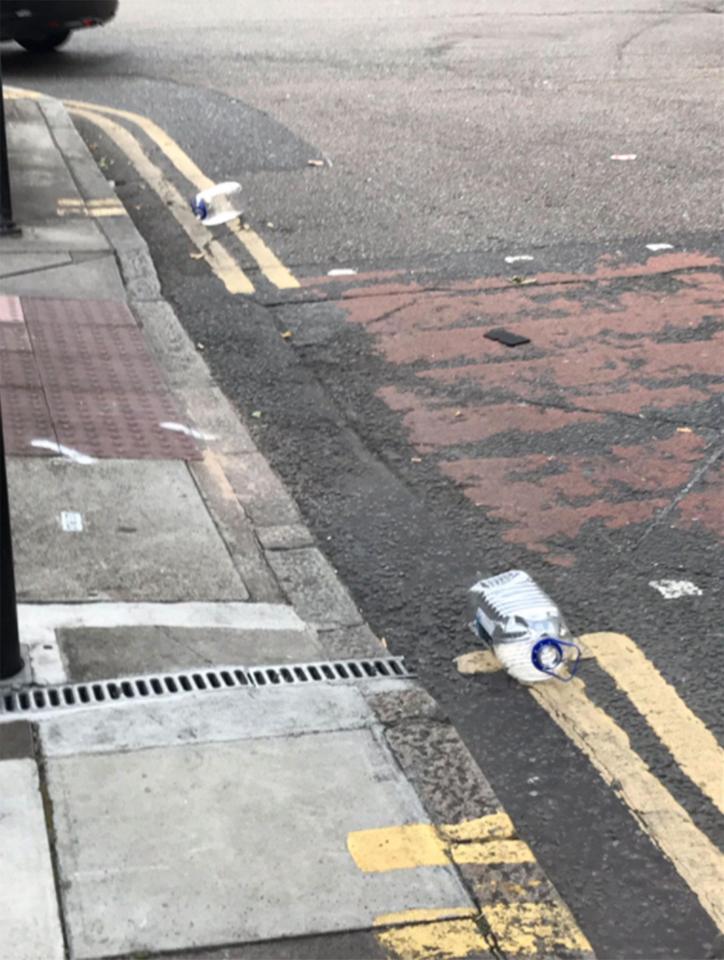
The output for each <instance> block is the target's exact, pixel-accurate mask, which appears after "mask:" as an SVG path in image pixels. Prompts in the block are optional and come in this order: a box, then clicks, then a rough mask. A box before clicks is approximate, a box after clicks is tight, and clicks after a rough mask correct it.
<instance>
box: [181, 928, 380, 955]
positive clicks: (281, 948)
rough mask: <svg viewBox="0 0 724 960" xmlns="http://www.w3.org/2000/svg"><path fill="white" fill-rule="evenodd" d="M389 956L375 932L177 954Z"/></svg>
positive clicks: (277, 941) (268, 942)
mask: <svg viewBox="0 0 724 960" xmlns="http://www.w3.org/2000/svg"><path fill="white" fill-rule="evenodd" d="M389 956H390V955H389V953H388V952H387V950H385V949H384V948H383V947H382V945H381V944H380V942H379V941H378V940H377V938H376V937H375V935H374V933H372V931H371V930H356V931H355V932H354V933H326V934H322V935H321V936H317V937H291V938H289V939H287V940H265V941H263V942H262V943H244V944H240V945H239V946H236V947H223V948H222V949H220V950H219V949H213V950H192V951H186V950H184V952H183V953H178V954H174V960H270V958H272V957H273V958H274V960H388V958H389Z"/></svg>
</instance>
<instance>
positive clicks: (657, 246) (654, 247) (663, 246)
mask: <svg viewBox="0 0 724 960" xmlns="http://www.w3.org/2000/svg"><path fill="white" fill-rule="evenodd" d="M646 249H647V250H651V251H652V253H656V252H657V251H659V250H673V249H674V247H673V244H671V243H647V244H646Z"/></svg>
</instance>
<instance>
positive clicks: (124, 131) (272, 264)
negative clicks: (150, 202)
mask: <svg viewBox="0 0 724 960" xmlns="http://www.w3.org/2000/svg"><path fill="white" fill-rule="evenodd" d="M6 92H7V93H8V94H9V96H11V97H16V98H22V97H28V98H31V99H38V98H40V97H41V96H42V94H39V93H37V92H36V91H34V90H25V89H22V88H17V87H11V88H7V90H6ZM63 102H64V104H65V106H66V107H67V108H68V110H69V111H70V112H71V113H72V114H73V115H74V116H78V117H82V118H83V119H84V120H87V121H89V122H90V123H93V124H95V126H96V127H98V128H99V129H100V130H102V131H103V133H104V134H105V135H106V136H108V137H109V139H111V140H112V141H113V142H114V143H115V144H116V146H117V147H119V149H120V150H121V151H122V152H123V153H125V155H126V156H127V157H128V160H129V161H130V162H131V163H132V164H133V166H134V167H135V168H136V170H137V171H138V173H139V175H140V176H141V177H142V178H143V180H145V181H146V183H147V184H148V186H149V187H150V188H151V189H152V190H153V191H154V192H155V193H156V195H157V196H158V197H159V198H160V199H161V200H162V202H163V203H164V204H165V205H166V206H167V207H168V208H169V210H170V211H171V212H172V213H173V215H174V216H175V218H176V220H177V221H178V223H179V225H180V226H181V228H182V229H183V230H184V232H185V233H186V235H187V236H188V237H189V239H190V240H191V242H192V243H193V245H194V246H195V247H196V249H197V252H198V253H199V254H200V257H201V258H203V259H204V260H205V261H206V262H207V263H208V265H209V267H210V268H211V270H212V271H213V272H214V274H216V276H217V277H218V278H219V280H221V282H222V283H223V284H224V286H225V287H226V289H227V291H228V292H229V293H232V294H250V293H253V292H254V284H253V283H252V281H251V280H250V279H249V277H248V276H247V275H246V273H245V272H244V271H243V270H242V268H241V267H240V266H239V264H238V263H237V261H236V259H235V258H234V256H233V255H232V253H231V252H230V251H229V249H228V248H227V247H226V246H225V245H224V244H222V243H221V241H219V240H218V239H217V238H216V236H215V235H214V234H213V233H211V231H209V230H208V229H207V228H206V227H204V226H203V225H202V224H201V223H200V221H199V220H197V219H196V217H195V216H194V214H193V213H192V211H191V209H190V207H189V203H188V201H187V200H186V199H185V198H184V197H183V196H182V195H181V193H180V192H179V190H178V189H177V188H176V187H175V186H174V185H173V183H171V181H170V180H169V179H168V178H167V177H166V176H165V175H164V174H163V172H162V171H161V169H160V168H159V167H158V166H157V165H156V164H155V163H154V162H153V161H152V160H151V159H150V157H149V156H148V154H147V153H146V152H145V150H144V149H143V146H142V145H141V143H140V141H139V140H138V138H137V137H136V136H134V134H132V133H131V132H130V130H129V129H128V128H127V127H126V126H124V125H123V124H121V123H118V122H116V120H114V119H112V118H113V117H118V118H120V119H122V120H126V121H128V122H129V123H132V124H134V125H135V126H136V127H138V128H139V129H140V130H141V131H142V132H143V133H144V134H145V135H146V137H148V139H149V140H151V142H152V143H154V144H155V145H156V146H157V147H158V148H159V150H160V151H161V152H162V153H163V154H164V156H165V157H166V159H167V160H168V161H169V162H170V163H171V165H172V166H173V167H174V168H175V169H176V170H177V171H178V173H180V174H181V176H182V177H183V178H184V179H185V180H186V181H188V183H189V184H190V185H191V186H192V187H193V188H194V189H195V190H205V189H207V188H208V187H211V186H213V181H212V180H210V179H209V177H207V176H206V174H205V173H204V172H203V170H201V168H200V167H199V166H197V164H196V163H194V161H193V160H192V159H191V157H189V155H188V154H187V153H185V152H184V150H182V149H181V147H180V146H179V145H178V143H176V141H175V140H174V139H173V138H172V137H170V136H169V135H168V133H166V131H165V130H163V129H162V128H161V127H160V126H159V125H158V124H157V123H155V122H154V121H153V120H151V119H150V118H149V117H144V116H143V115H142V114H139V113H134V112H132V111H131V110H120V109H118V108H116V107H106V106H100V105H98V104H94V103H88V102H86V101H83V100H64V101H63ZM224 226H225V228H226V230H228V231H229V232H230V233H231V234H233V236H234V237H236V239H237V240H238V241H239V242H240V243H241V245H242V246H243V247H244V248H245V249H246V250H247V252H248V253H249V255H250V256H251V257H252V259H253V260H254V261H255V262H256V264H257V266H258V268H259V270H260V272H261V273H262V275H263V276H264V277H265V278H266V279H267V280H268V281H269V283H271V284H272V285H273V286H274V287H276V288H277V289H279V290H292V289H296V288H298V287H299V281H298V280H297V279H296V277H294V275H293V274H292V273H291V271H290V270H288V269H287V267H285V266H284V264H283V263H282V262H281V260H279V258H278V257H277V256H276V254H275V253H274V252H273V251H272V250H270V249H269V247H268V246H267V245H266V244H265V243H264V241H263V240H262V238H261V237H260V236H259V235H258V234H257V233H256V232H255V231H254V230H252V229H251V228H249V227H242V226H241V224H240V223H239V221H238V220H233V221H230V222H229V223H227V224H225V225H224Z"/></svg>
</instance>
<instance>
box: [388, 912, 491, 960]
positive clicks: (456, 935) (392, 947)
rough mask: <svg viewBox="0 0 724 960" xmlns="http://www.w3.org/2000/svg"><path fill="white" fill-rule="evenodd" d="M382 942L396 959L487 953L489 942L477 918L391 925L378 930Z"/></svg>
mask: <svg viewBox="0 0 724 960" xmlns="http://www.w3.org/2000/svg"><path fill="white" fill-rule="evenodd" d="M376 937H377V941H378V943H379V944H380V945H381V946H382V948H383V949H384V950H385V951H386V952H387V955H388V956H389V957H392V958H394V960H431V958H433V957H434V958H435V960H463V958H464V957H469V956H470V955H471V954H472V955H474V956H487V955H488V953H489V950H488V944H487V943H486V942H485V938H484V937H483V935H482V933H481V932H480V930H478V928H477V926H476V925H475V923H474V921H473V920H442V921H440V922H438V923H419V924H411V925H410V926H406V927H391V928H390V929H389V930H383V931H380V932H379V933H377V934H376Z"/></svg>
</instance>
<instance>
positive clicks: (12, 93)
mask: <svg viewBox="0 0 724 960" xmlns="http://www.w3.org/2000/svg"><path fill="white" fill-rule="evenodd" d="M3 95H4V97H5V99H6V100H41V99H42V98H43V97H44V96H46V94H44V93H41V92H40V91H39V90H29V89H28V88H27V87H6V86H5V85H4V84H3Z"/></svg>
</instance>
